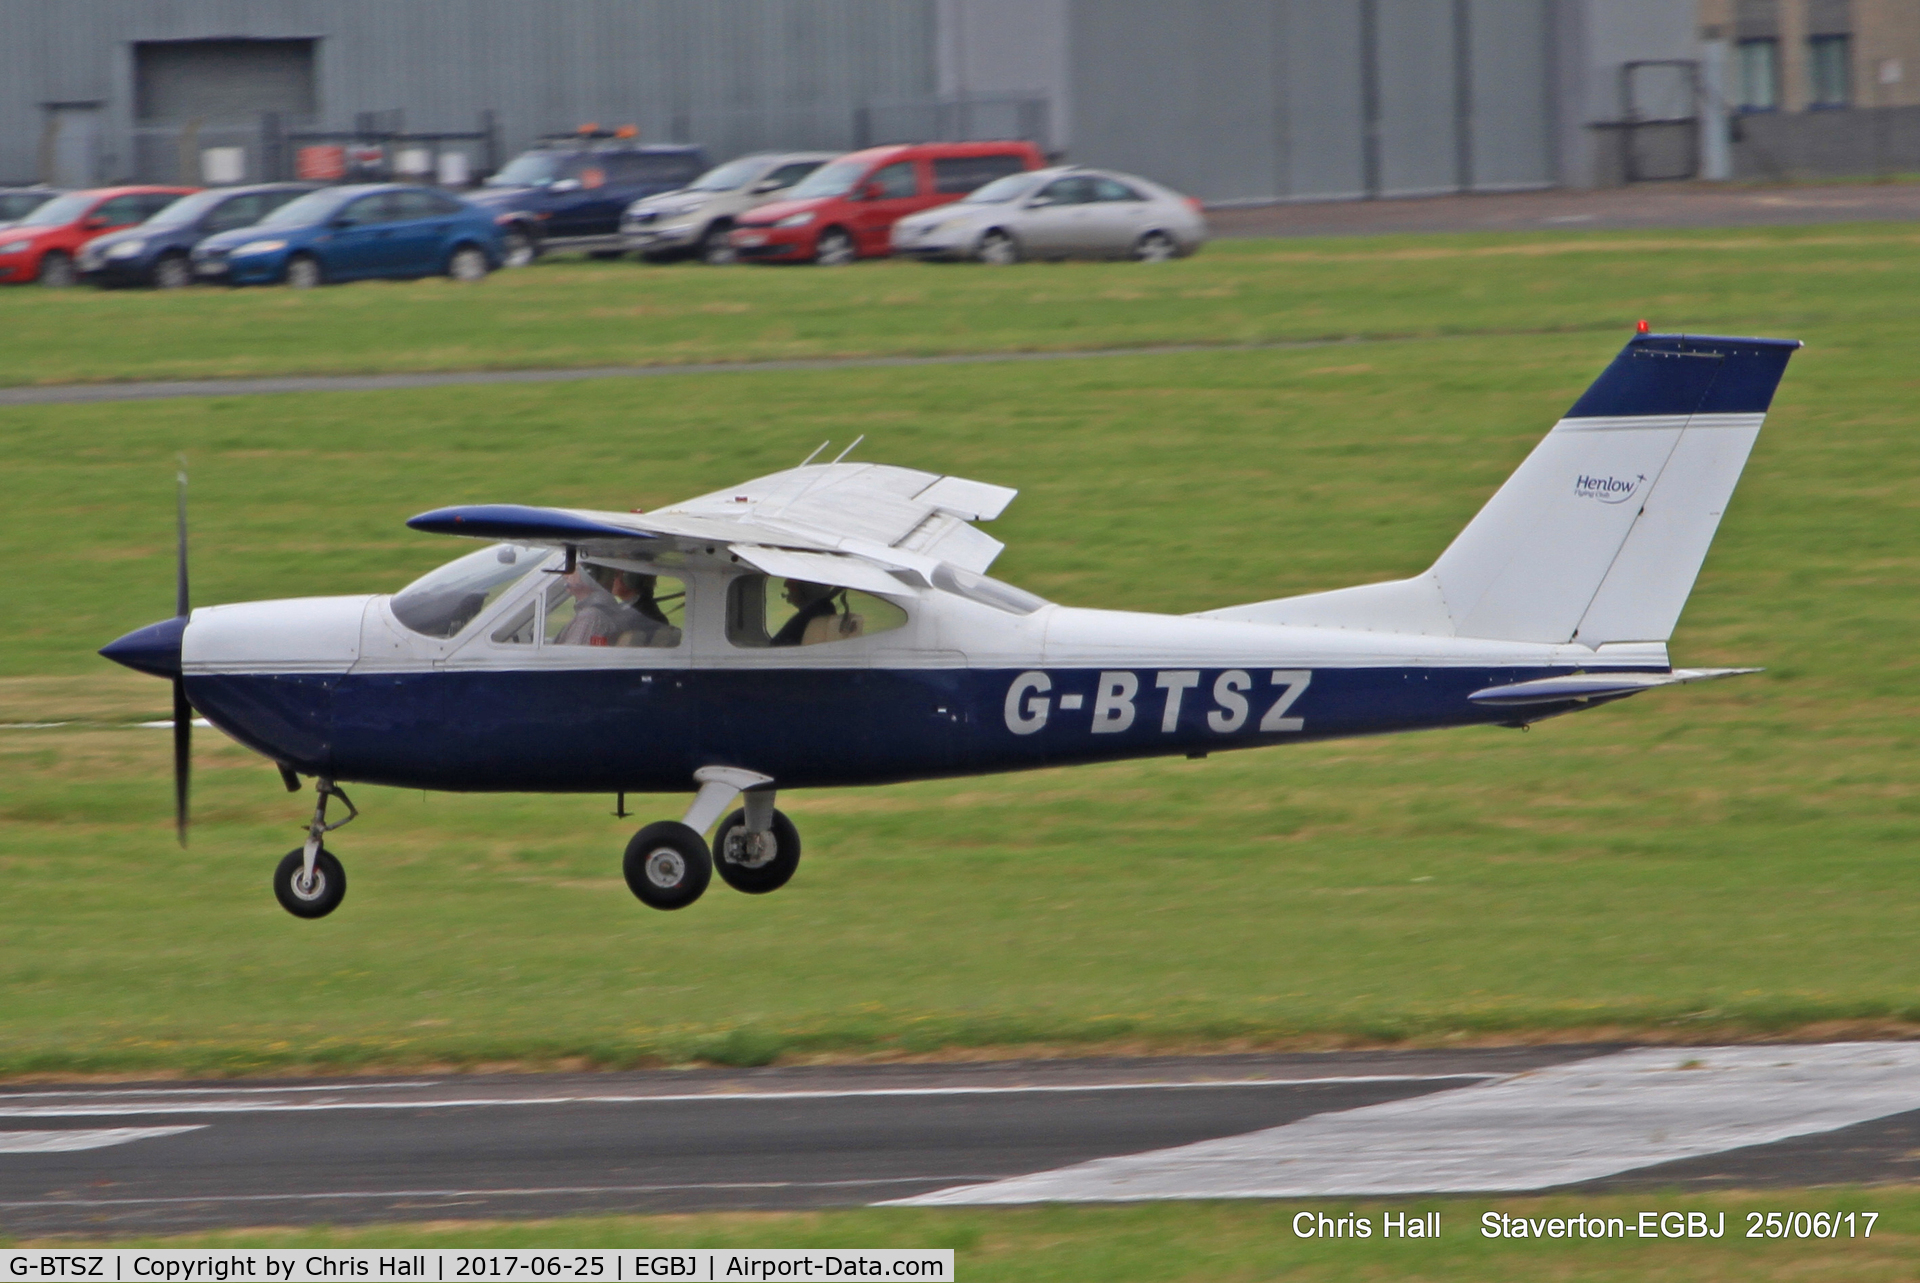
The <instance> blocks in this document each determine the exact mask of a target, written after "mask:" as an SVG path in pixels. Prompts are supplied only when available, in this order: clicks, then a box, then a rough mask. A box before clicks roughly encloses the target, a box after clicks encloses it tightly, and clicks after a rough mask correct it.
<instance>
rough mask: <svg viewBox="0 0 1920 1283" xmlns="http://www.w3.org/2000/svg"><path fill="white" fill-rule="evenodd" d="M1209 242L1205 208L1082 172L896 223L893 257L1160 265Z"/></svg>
mask: <svg viewBox="0 0 1920 1283" xmlns="http://www.w3.org/2000/svg"><path fill="white" fill-rule="evenodd" d="M1206 239H1207V223H1206V218H1205V217H1204V216H1203V215H1202V213H1201V211H1200V202H1198V201H1196V200H1194V199H1193V198H1192V197H1189V196H1182V195H1180V194H1179V193H1178V192H1175V191H1172V190H1170V189H1168V188H1166V187H1162V186H1160V185H1159V184H1158V183H1150V182H1148V181H1147V180H1146V179H1144V178H1137V177H1135V176H1134V175H1132V174H1121V173H1115V172H1112V171H1110V170H1101V169H1085V168H1081V167H1079V166H1070V167H1062V168H1055V169H1043V170H1039V171H1037V172H1034V173H1029V174H1016V175H1013V176H1011V177H1008V178H1002V179H999V180H997V181H995V182H992V183H988V184H987V185H986V186H984V187H982V188H980V189H979V190H978V191H975V192H973V193H972V194H970V195H968V196H966V197H965V198H963V199H961V200H959V201H957V202H955V203H954V204H951V205H944V206H942V207H940V208H939V209H937V210H931V211H928V212H926V213H922V214H915V215H912V216H910V217H907V218H903V219H901V220H900V221H899V222H898V223H896V224H894V229H893V251H894V253H896V254H902V255H912V256H914V257H918V258H929V259H972V260H974V261H976V262H981V263H996V264H1006V263H1017V262H1019V261H1020V260H1021V259H1023V258H1043V259H1058V258H1134V259H1139V260H1141V261H1143V262H1161V261H1163V260H1165V259H1169V258H1177V257H1180V256H1183V255H1186V254H1191V253H1193V251H1194V250H1196V249H1198V248H1199V247H1200V246H1201V245H1202V244H1203V243H1204V242H1205V241H1206Z"/></svg>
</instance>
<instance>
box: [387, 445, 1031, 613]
mask: <svg viewBox="0 0 1920 1283" xmlns="http://www.w3.org/2000/svg"><path fill="white" fill-rule="evenodd" d="M1017 493H1018V492H1017V491H1015V490H1010V489H1008V488H1007V487H1005V486H995V485H989V484H987V483H985V482H982V481H968V480H967V479H965V478H964V477H946V476H941V475H939V474H937V473H932V472H920V471H917V470H915V469H912V468H897V467H892V466H889V465H886V464H876V463H829V464H816V465H811V466H807V467H800V468H789V469H787V470H786V471H785V472H776V473H773V474H772V475H770V476H765V477H758V478H755V479H754V480H752V481H747V482H743V483H741V484H740V485H738V486H734V487H732V488H731V489H727V490H716V491H714V492H713V493H712V494H705V495H701V496H699V497H698V498H694V499H688V500H686V501H685V502H684V503H676V504H670V505H668V506H667V507H664V508H656V509H654V510H653V511H651V512H644V513H638V512H600V511H593V510H589V509H576V508H534V507H526V506H522V505H518V504H473V505H466V506H461V507H453V508H438V509H435V510H434V511H432V512H425V513H421V514H420V515H419V516H417V517H414V518H412V519H410V520H409V521H408V522H407V524H408V525H409V526H411V527H413V528H414V529H415V530H425V531H430V532H433V533H436V534H450V535H471V536H474V537H478V538H486V539H505V540H511V541H513V542H516V543H524V544H533V545H539V546H546V547H556V548H557V547H564V546H567V545H572V546H574V547H577V548H579V549H581V550H582V551H584V552H586V553H588V554H589V555H593V554H601V555H609V556H618V555H622V554H628V555H631V554H632V553H635V552H638V551H640V550H641V545H646V546H648V547H650V548H653V549H666V548H686V549H690V548H693V547H695V546H712V545H714V544H725V545H727V546H728V547H729V548H730V549H731V550H732V551H733V552H734V554H735V555H736V556H739V557H740V558H741V560H743V561H746V562H748V563H749V564H751V565H755V566H759V567H760V568H761V569H763V570H766V571H767V573H769V574H783V575H785V574H792V576H793V577H796V578H812V579H815V580H819V581H822V582H832V583H840V584H845V585H846V586H848V587H855V588H860V587H867V588H869V590H873V589H874V588H877V586H878V584H879V580H878V579H877V578H875V576H882V577H887V578H889V580H890V582H891V585H892V586H891V588H890V589H889V590H890V591H896V592H897V591H899V588H900V582H901V581H900V578H899V577H898V576H894V575H893V574H892V573H891V572H896V571H898V572H904V573H905V575H906V577H907V578H908V579H909V581H918V582H920V583H926V582H928V576H929V575H930V574H931V573H932V570H933V568H934V567H935V566H937V565H939V564H940V563H941V562H943V561H944V562H949V563H951V564H953V565H955V566H958V567H960V568H961V569H963V570H971V571H974V572H976V573H983V572H985V570H986V569H987V567H988V566H990V565H992V564H993V560H994V558H995V557H997V556H999V554H1000V550H1001V549H1002V548H1003V547H1005V545H1004V544H1002V543H1001V542H1000V541H999V540H997V539H994V538H993V537H992V536H990V535H987V534H984V533H982V532H981V531H979V530H977V529H975V528H974V526H973V525H972V524H971V523H972V522H975V521H991V520H993V519H994V518H995V517H997V516H999V515H1000V514H1001V513H1002V512H1004V511H1005V510H1006V507H1007V505H1008V504H1009V503H1011V502H1012V501H1013V498H1014V495H1015V494H1017ZM794 557H804V561H805V564H806V565H808V566H810V567H811V569H812V572H813V573H810V574H807V573H802V572H800V570H799V569H798V567H799V565H800V564H801V563H800V562H798V561H794V560H792V558H794ZM834 559H839V560H849V559H851V560H855V561H858V562H863V563H866V564H867V566H869V567H871V568H872V573H870V574H869V573H864V572H863V571H862V570H861V569H856V568H854V567H852V566H840V565H838V564H837V562H836V561H835V560H834ZM776 562H777V563H779V564H782V565H785V566H788V567H789V568H790V569H789V570H780V571H776V570H774V569H773V568H772V567H773V564H774V563H776ZM828 571H832V572H833V573H832V574H828V573H827V572H828ZM850 577H859V578H861V580H862V582H861V583H853V582H850Z"/></svg>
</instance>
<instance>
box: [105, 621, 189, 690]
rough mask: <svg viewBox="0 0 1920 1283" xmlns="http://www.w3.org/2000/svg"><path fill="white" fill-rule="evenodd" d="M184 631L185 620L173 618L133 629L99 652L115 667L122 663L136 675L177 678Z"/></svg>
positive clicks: (185, 629)
mask: <svg viewBox="0 0 1920 1283" xmlns="http://www.w3.org/2000/svg"><path fill="white" fill-rule="evenodd" d="M186 631H187V617H186V616H185V615H175V616H174V617H173V618H172V619H163V620H161V621H160V622H159V623H157V624H148V625H147V626H146V627H145V628H136V629H134V630H133V631H132V632H130V633H128V634H127V635H126V636H125V637H122V638H119V639H118V640H116V641H111V642H108V643H107V644H106V645H105V646H102V647H101V648H100V653H101V654H102V655H105V656H106V657H107V658H108V659H111V660H112V661H113V662H114V663H116V664H125V665H126V666H127V667H128V668H131V669H133V670H135V671H136V672H142V673H152V674H153V675H154V676H155V677H178V676H179V675H180V638H181V637H182V635H184V634H185V633H186Z"/></svg>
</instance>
